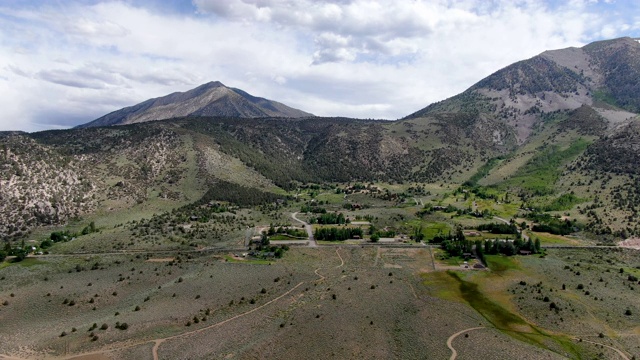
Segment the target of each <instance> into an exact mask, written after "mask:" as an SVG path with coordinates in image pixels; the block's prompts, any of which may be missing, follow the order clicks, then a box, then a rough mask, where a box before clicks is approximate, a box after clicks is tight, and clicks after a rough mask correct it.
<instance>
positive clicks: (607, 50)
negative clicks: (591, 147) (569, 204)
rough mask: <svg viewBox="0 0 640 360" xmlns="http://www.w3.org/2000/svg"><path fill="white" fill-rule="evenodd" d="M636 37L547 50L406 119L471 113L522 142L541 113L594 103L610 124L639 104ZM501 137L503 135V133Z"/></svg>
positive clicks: (639, 49)
mask: <svg viewBox="0 0 640 360" xmlns="http://www.w3.org/2000/svg"><path fill="white" fill-rule="evenodd" d="M639 59H640V43H639V42H638V41H637V40H634V39H631V38H620V39H614V40H607V41H599V42H595V43H592V44H589V45H586V46H584V47H582V48H568V49H561V50H553V51H546V52H544V53H542V54H540V55H538V56H535V57H533V58H531V59H528V60H524V61H520V62H517V63H515V64H513V65H510V66H507V67H506V68H504V69H501V70H499V71H497V72H495V73H494V74H492V75H490V76H488V77H487V78H485V79H483V80H481V81H480V82H478V83H477V84H475V85H473V86H472V87H471V88H469V89H468V90H466V91H465V92H463V93H462V94H460V95H456V96H454V97H452V98H450V99H447V100H444V101H441V102H439V103H435V104H432V105H429V106H428V107H426V108H424V109H422V110H419V111H417V112H415V113H413V114H411V115H409V116H407V118H406V119H415V118H429V117H433V116H437V114H443V113H454V114H460V113H463V114H469V115H470V116H472V117H473V118H474V119H472V120H471V121H472V122H474V121H476V120H477V121H484V122H487V121H489V122H493V123H499V124H506V125H508V129H509V131H508V132H509V134H506V136H507V137H509V136H515V138H516V139H517V142H518V144H522V143H524V142H525V141H527V139H529V137H530V136H531V135H532V134H533V133H534V130H535V128H536V126H538V124H540V123H541V122H542V121H543V118H544V115H545V114H549V113H555V112H562V111H569V110H574V109H577V108H579V107H581V106H583V105H586V106H589V107H592V108H593V109H594V110H595V111H596V112H597V113H598V114H600V116H602V117H603V118H605V119H606V120H607V122H608V124H609V127H610V128H613V127H615V126H617V125H618V124H620V123H621V122H624V121H628V120H629V119H631V118H633V117H634V116H635V113H637V112H638V111H639V109H640V82H639V81H638V80H639V79H640V60H639ZM503 137H504V136H503Z"/></svg>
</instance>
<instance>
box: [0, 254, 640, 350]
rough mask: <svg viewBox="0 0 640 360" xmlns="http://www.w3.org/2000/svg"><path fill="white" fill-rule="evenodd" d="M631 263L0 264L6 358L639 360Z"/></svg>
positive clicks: (559, 259)
mask: <svg viewBox="0 0 640 360" xmlns="http://www.w3.org/2000/svg"><path fill="white" fill-rule="evenodd" d="M638 260H639V258H638V255H637V254H636V253H635V252H632V250H612V249H601V250H593V249H591V250H580V249H555V250H548V255H547V256H546V257H544V258H540V257H537V256H536V257H534V256H529V257H512V258H506V257H501V256H490V257H488V259H487V261H488V263H489V266H490V268H491V269H492V270H490V271H486V270H485V271H463V270H461V269H460V267H458V269H460V271H458V270H454V271H444V270H438V271H435V270H434V268H435V267H439V266H442V269H444V268H445V265H446V264H444V263H440V262H439V260H437V259H434V257H433V254H432V249H431V248H429V247H420V246H419V245H416V247H415V248H401V249H398V248H387V247H384V246H367V247H361V246H348V247H346V246H320V247H317V248H309V247H292V248H291V250H289V251H288V252H287V254H286V255H285V257H284V258H282V259H279V260H274V261H269V262H260V263H258V262H254V261H234V260H231V261H230V259H229V257H228V256H226V255H224V254H211V253H193V254H191V255H190V256H187V255H184V254H183V255H181V256H169V255H167V254H158V255H157V256H155V255H153V254H150V255H140V254H138V255H96V256H81V257H73V258H69V257H67V258H61V257H54V256H50V257H46V256H43V257H41V258H38V259H28V260H27V261H25V262H23V263H17V264H12V265H10V266H5V267H4V268H3V269H0V278H1V279H2V280H1V281H0V291H1V292H0V294H1V296H0V297H1V298H2V299H1V300H2V301H3V302H5V303H4V304H5V305H3V306H2V307H0V319H1V321H2V324H3V326H2V328H0V338H2V339H3V341H2V342H1V343H0V353H2V354H4V355H0V358H7V359H62V358H64V359H71V358H75V359H175V358H192V359H193V358H203V359H204V358H207V359H210V358H238V359H252V358H282V359H290V358H312V357H315V358H322V359H324V358H336V359H349V358H351V359H362V358H368V359H374V358H381V359H382V358H384V359H389V358H425V357H427V358H433V359H446V358H451V359H454V358H457V359H470V358H484V359H506V358H513V359H515V358H517V359H540V358H545V359H547V358H550V359H561V358H566V357H569V358H594V357H595V358H598V357H600V358H608V359H615V358H620V359H631V358H632V356H633V355H635V354H637V353H638V352H639V349H640V339H639V336H640V328H639V327H638V325H637V324H638V322H637V321H636V319H635V318H636V317H637V316H638V314H640V308H639V305H640V304H638V301H637V294H636V292H637V291H638V290H635V286H634V285H633V284H632V283H630V282H628V281H627V275H625V274H621V273H620V271H619V270H618V267H619V266H618V265H619V264H620V263H627V264H634V263H636V262H637V261H638ZM613 261H617V262H616V263H615V264H612V262H613ZM91 269H93V270H91ZM623 271H626V272H632V273H635V272H636V269H633V268H631V267H625V268H624V269H623ZM576 273H579V274H578V275H576ZM523 283H524V285H523ZM579 284H583V286H582V288H580V287H579ZM563 287H564V288H565V290H562V288H563ZM639 290H640V289H639ZM585 291H586V293H585ZM589 291H590V292H589ZM612 294H616V295H612ZM544 297H546V298H547V299H546V300H545V298H544ZM594 298H596V299H597V300H594ZM552 303H553V304H555V305H554V306H555V307H557V308H559V309H560V310H554V308H553V307H552V308H551V310H550V304H552ZM628 307H631V309H630V312H631V315H625V310H626V308H628ZM125 323H126V324H127V326H126V327H123V326H122V324H125ZM94 324H95V325H94ZM63 334H64V336H62V335H63Z"/></svg>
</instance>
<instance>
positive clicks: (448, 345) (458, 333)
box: [447, 326, 484, 360]
mask: <svg viewBox="0 0 640 360" xmlns="http://www.w3.org/2000/svg"><path fill="white" fill-rule="evenodd" d="M480 329H484V326H480V327H474V328H469V329H464V330H460V331H458V332H457V333H455V334H453V335H451V336H449V338H448V339H447V347H448V348H449V349H450V350H451V357H450V358H449V360H455V359H456V357H458V352H457V351H456V349H454V348H453V345H452V344H451V343H452V342H453V340H454V339H455V338H456V337H458V335H462V334H464V333H466V332H469V331H473V330H480Z"/></svg>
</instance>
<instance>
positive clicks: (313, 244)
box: [291, 212, 318, 247]
mask: <svg viewBox="0 0 640 360" xmlns="http://www.w3.org/2000/svg"><path fill="white" fill-rule="evenodd" d="M297 215H298V213H297V212H294V213H292V214H291V217H292V218H293V220H295V221H297V222H299V223H300V224H302V225H304V228H305V230H307V234H308V235H309V246H310V247H318V243H317V242H316V240H315V239H314V238H313V228H311V225H309V224H308V223H307V222H305V221H302V220H300V219H298V218H297V217H296V216H297Z"/></svg>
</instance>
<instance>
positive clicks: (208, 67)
mask: <svg viewBox="0 0 640 360" xmlns="http://www.w3.org/2000/svg"><path fill="white" fill-rule="evenodd" d="M620 36H631V37H640V2H638V1H636V0H617V1H616V0H609V1H596V0H572V1H535V0H522V1H519V0H460V1H456V0H429V1H427V0H424V1H422V0H377V1H373V0H322V1H321V0H193V1H190V0H182V1H181V0H124V1H98V0H78V1H70V0H0V130H25V131H38V130H44V129H54V128H65V127H70V126H74V125H77V124H80V123H85V122H88V121H90V120H93V119H95V118H97V117H99V116H102V115H104V114H106V113H108V112H111V111H114V110H117V109H120V108H122V107H125V106H130V105H133V104H136V103H139V102H141V101H144V100H146V99H148V98H152V97H158V96H163V95H166V94H168V93H171V92H175V91H185V90H188V89H191V88H193V87H195V86H197V85H200V84H202V83H206V82H209V81H214V80H219V81H221V82H223V83H224V84H225V85H227V86H231V87H236V88H240V89H243V90H245V91H247V92H249V93H251V94H253V95H256V96H261V97H266V98H269V99H272V100H277V101H280V102H283V103H285V104H287V105H290V106H293V107H296V108H299V109H302V110H305V111H309V112H312V113H314V114H316V115H321V116H334V115H341V116H350V117H359V118H385V119H397V118H400V117H403V116H405V115H408V114H409V113H412V112H414V111H416V110H418V109H420V108H423V107H424V106H426V105H428V104H430V103H432V102H434V101H438V100H442V99H445V98H447V97H449V96H452V95H455V94H457V93H459V92H461V91H463V90H465V89H466V88H468V87H469V86H471V85H472V84H474V83H475V82H477V81H478V80H480V79H482V78H483V77H485V76H487V75H489V74H491V73H492V72H494V71H496V70H498V69H500V68H502V67H504V66H507V65H509V64H511V63H513V62H515V61H518V60H522V59H526V58H529V57H532V56H535V55H537V54H539V53H540V52H542V51H544V50H547V49H557V48H564V47H568V46H582V45H584V44H586V43H589V42H591V41H595V40H601V39H609V38H614V37H620Z"/></svg>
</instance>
